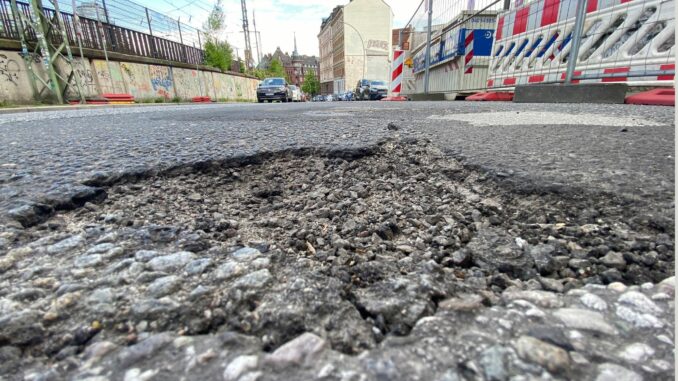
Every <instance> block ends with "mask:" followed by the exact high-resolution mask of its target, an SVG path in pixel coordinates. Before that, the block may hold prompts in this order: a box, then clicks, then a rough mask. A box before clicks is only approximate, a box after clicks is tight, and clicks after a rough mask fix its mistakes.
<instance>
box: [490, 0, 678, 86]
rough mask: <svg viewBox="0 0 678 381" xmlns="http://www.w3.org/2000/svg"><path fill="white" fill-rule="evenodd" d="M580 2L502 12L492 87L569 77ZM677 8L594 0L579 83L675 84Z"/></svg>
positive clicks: (553, 0)
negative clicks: (566, 72) (572, 37)
mask: <svg viewBox="0 0 678 381" xmlns="http://www.w3.org/2000/svg"><path fill="white" fill-rule="evenodd" d="M576 3H577V0H538V1H535V2H532V3H530V4H528V5H526V6H523V7H519V8H517V9H513V10H511V11H509V12H508V13H505V14H503V15H501V16H500V17H499V18H498V20H497V29H496V40H495V44H494V47H493V52H492V60H491V63H490V68H489V76H488V83H487V85H488V87H489V88H507V87H514V86H516V85H523V84H532V83H555V82H562V81H563V79H564V78H565V71H566V68H567V59H568V58H569V54H570V48H571V45H572V43H571V36H572V34H573V33H572V32H573V29H574V21H575V11H576ZM674 5H675V1H674V0H588V2H587V9H586V11H587V15H586V21H585V25H584V33H583V37H582V41H581V46H580V48H579V53H578V57H577V64H576V69H575V73H574V74H575V78H576V79H575V80H574V81H573V82H574V83H601V82H602V83H607V82H624V83H628V84H630V85H643V86H673V79H674V73H675V63H674V59H673V57H675V46H674V44H673V38H674V35H675V14H674V12H675V11H674V9H675V8H674ZM638 25H640V27H638Z"/></svg>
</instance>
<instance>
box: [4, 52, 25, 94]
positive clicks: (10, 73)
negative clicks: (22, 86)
mask: <svg viewBox="0 0 678 381" xmlns="http://www.w3.org/2000/svg"><path fill="white" fill-rule="evenodd" d="M19 70H20V69H19V64H18V63H17V62H16V61H15V60H13V59H11V58H9V57H7V56H6V55H4V54H0V78H4V79H6V80H7V81H8V82H11V83H13V84H14V86H19V84H18V83H17V81H18V80H19Z"/></svg>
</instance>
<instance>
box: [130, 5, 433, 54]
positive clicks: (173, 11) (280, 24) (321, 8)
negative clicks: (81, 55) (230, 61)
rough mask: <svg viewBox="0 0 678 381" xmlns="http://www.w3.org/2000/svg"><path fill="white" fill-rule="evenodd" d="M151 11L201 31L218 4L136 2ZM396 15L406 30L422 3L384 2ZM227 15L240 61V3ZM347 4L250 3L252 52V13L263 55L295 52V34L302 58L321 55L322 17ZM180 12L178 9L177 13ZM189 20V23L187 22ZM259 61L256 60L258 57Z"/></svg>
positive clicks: (229, 8)
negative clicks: (176, 19)
mask: <svg viewBox="0 0 678 381" xmlns="http://www.w3.org/2000/svg"><path fill="white" fill-rule="evenodd" d="M136 1H137V2H139V3H141V4H142V5H145V6H147V7H148V8H151V9H154V10H156V11H159V12H161V13H165V14H167V15H168V16H171V17H174V18H178V17H180V18H181V21H182V22H184V23H189V24H190V25H192V26H195V27H199V26H201V25H202V23H203V22H204V20H205V19H206V18H207V15H208V13H209V12H208V11H209V10H211V9H212V7H213V5H214V3H216V0H136ZM385 1H386V3H388V4H389V5H390V6H391V9H392V11H393V16H394V19H393V27H394V28H399V27H403V26H405V23H407V21H408V20H409V19H410V17H412V14H413V13H414V12H415V10H416V9H417V7H418V6H419V3H420V0H385ZM222 2H223V6H224V10H225V12H226V30H225V31H224V34H223V37H224V38H225V39H226V40H227V41H228V42H229V43H231V45H232V46H234V47H235V48H237V50H238V53H239V55H240V56H241V57H243V56H244V54H243V48H244V46H245V42H244V38H243V33H242V9H241V6H240V0H222ZM347 3H348V0H334V1H333V0H247V11H248V14H249V26H250V31H251V32H252V33H251V35H252V36H251V39H252V41H251V44H252V49H253V50H255V52H254V55H255V56H256V44H255V41H254V33H253V31H254V27H253V25H252V22H253V20H252V13H253V12H254V14H255V17H256V25H257V31H258V32H259V34H260V36H261V37H260V39H261V45H262V46H261V51H262V55H263V54H266V53H273V52H274V51H275V49H276V47H278V46H279V47H280V48H281V49H282V51H283V52H288V53H292V51H293V50H294V32H296V35H297V48H298V51H299V53H300V54H306V55H316V56H317V55H318V33H319V31H320V23H321V22H322V18H323V17H328V16H329V15H330V13H331V12H332V9H333V8H334V7H335V6H337V5H345V4H347ZM177 8H179V9H177ZM188 20H190V22H188ZM255 60H256V57H255Z"/></svg>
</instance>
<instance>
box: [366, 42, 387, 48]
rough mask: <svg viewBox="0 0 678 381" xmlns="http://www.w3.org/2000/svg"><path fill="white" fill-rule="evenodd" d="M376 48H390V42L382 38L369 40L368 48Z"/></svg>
mask: <svg viewBox="0 0 678 381" xmlns="http://www.w3.org/2000/svg"><path fill="white" fill-rule="evenodd" d="M370 48H376V49H380V50H388V42H386V41H382V40H368V41H367V49H370Z"/></svg>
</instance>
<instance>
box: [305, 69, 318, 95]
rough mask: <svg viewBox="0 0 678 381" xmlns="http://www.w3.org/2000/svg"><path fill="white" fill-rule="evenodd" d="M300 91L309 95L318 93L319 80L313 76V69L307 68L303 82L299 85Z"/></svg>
mask: <svg viewBox="0 0 678 381" xmlns="http://www.w3.org/2000/svg"><path fill="white" fill-rule="evenodd" d="M301 91H303V92H305V93H306V94H311V95H316V94H318V93H320V81H318V77H316V76H315V71H314V70H309V71H308V72H307V73H306V75H305V76H304V84H303V85H301Z"/></svg>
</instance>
